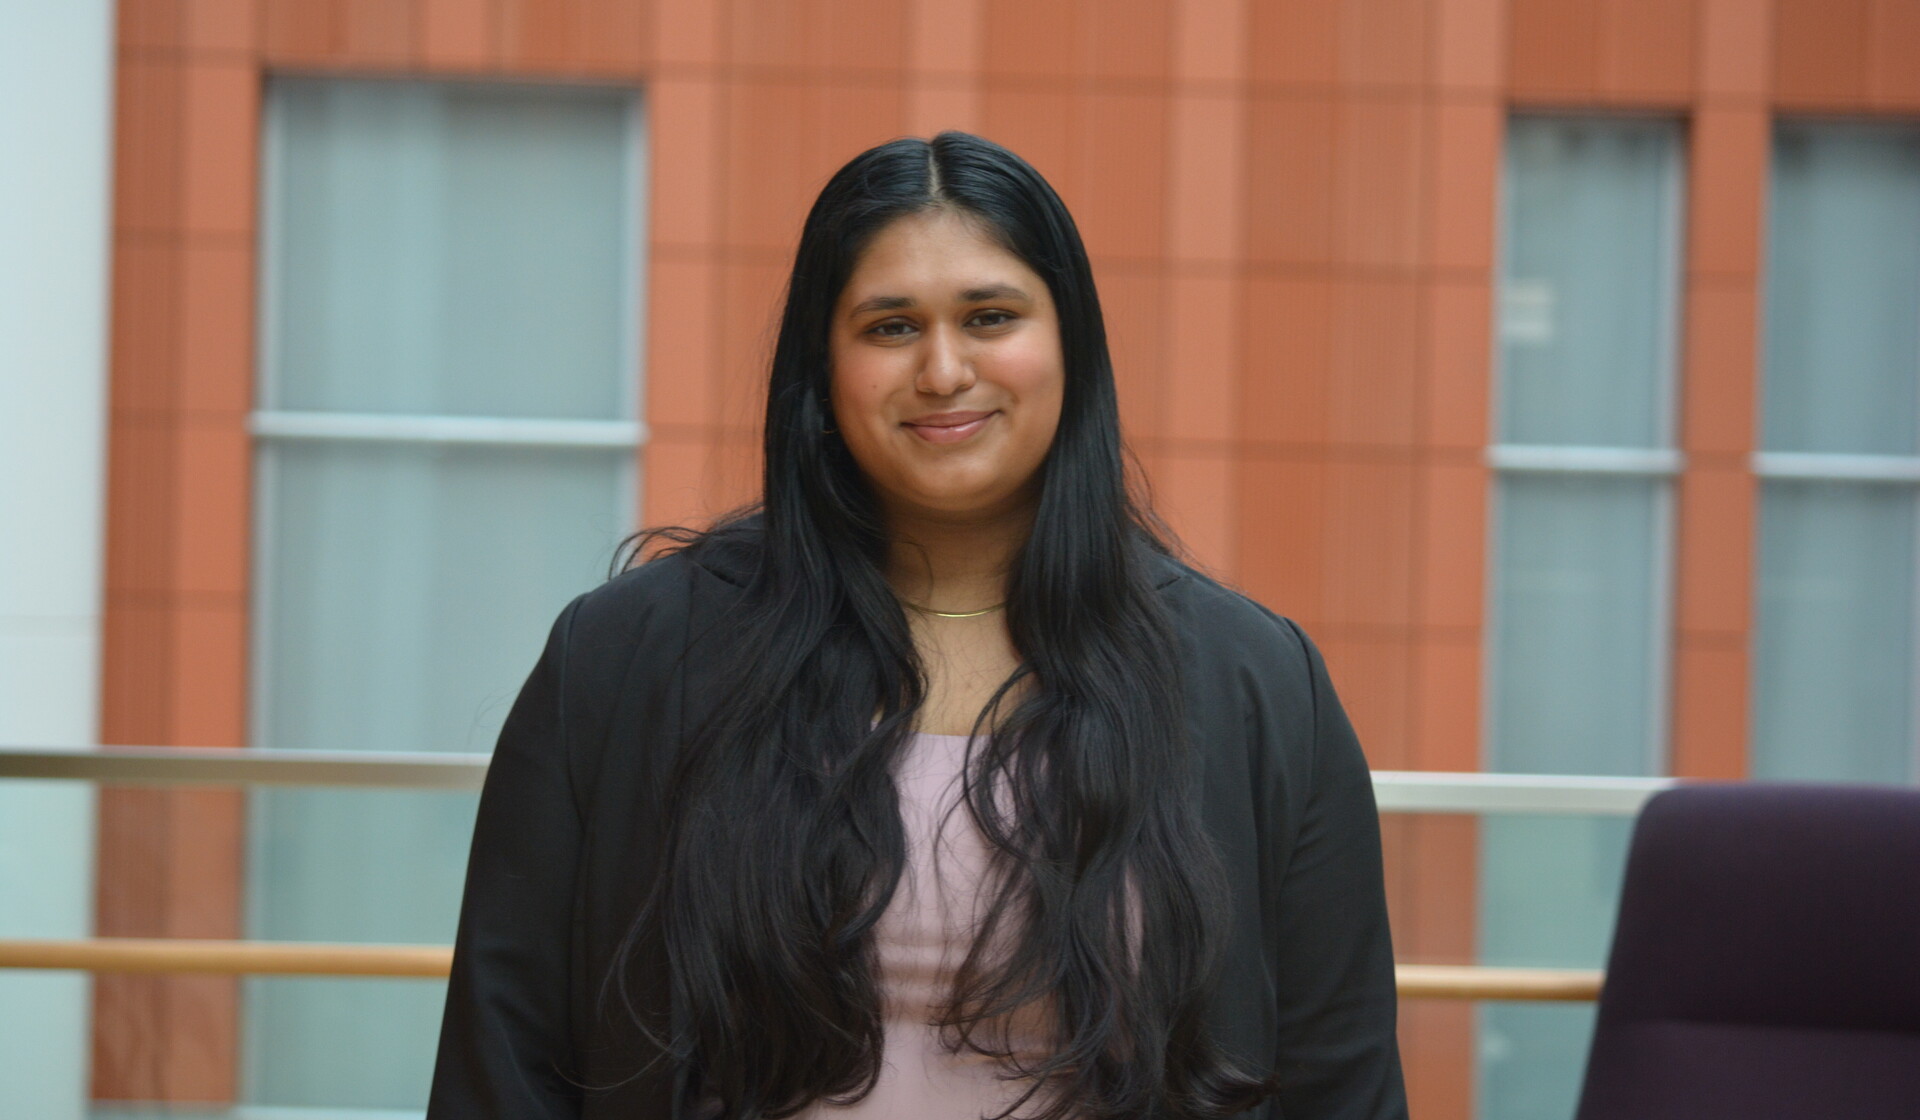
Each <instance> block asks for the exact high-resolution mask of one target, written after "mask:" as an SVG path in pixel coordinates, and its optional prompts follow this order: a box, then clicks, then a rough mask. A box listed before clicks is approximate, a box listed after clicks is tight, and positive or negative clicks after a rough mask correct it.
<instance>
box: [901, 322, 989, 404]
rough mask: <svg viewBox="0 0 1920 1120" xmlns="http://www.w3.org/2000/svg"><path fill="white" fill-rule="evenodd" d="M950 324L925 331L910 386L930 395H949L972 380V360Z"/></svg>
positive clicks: (968, 385) (966, 386)
mask: <svg viewBox="0 0 1920 1120" xmlns="http://www.w3.org/2000/svg"><path fill="white" fill-rule="evenodd" d="M956 333H957V332H955V331H954V330H953V328H951V327H940V328H936V329H934V330H931V331H928V332H927V336H926V342H925V347H924V350H923V353H922V356H921V360H920V369H919V371H918V372H917V373H916V374H915V376H914V379H913V387H914V388H915V389H916V390H918V391H919V392H922V393H925V394H927V395H928V396H933V397H950V396H953V395H954V394H955V393H961V392H965V391H966V390H967V388H968V387H970V386H971V385H972V384H973V381H974V377H973V363H972V362H971V361H970V360H969V359H968V356H967V353H966V350H965V346H964V342H963V340H961V339H959V338H957V337H955V335H956Z"/></svg>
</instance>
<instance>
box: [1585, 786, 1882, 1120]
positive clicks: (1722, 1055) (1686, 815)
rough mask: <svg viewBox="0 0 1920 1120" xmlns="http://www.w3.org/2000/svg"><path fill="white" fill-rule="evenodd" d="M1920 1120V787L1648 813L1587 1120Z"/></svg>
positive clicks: (1683, 797) (1683, 802) (1705, 789)
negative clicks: (1918, 788)
mask: <svg viewBox="0 0 1920 1120" xmlns="http://www.w3.org/2000/svg"><path fill="white" fill-rule="evenodd" d="M1722 1118H1724V1120H1816V1118H1817V1120H1915V1118H1920V790H1913V789H1889V788H1878V787H1869V786H1815V785H1771V784H1768V785H1733V784H1730V785H1702V786H1690V787H1683V788H1680V789H1674V790H1669V791H1666V792H1664V793H1661V794H1659V795H1657V796H1655V797H1654V798H1653V799H1652V800H1650V801H1649V802H1647V805H1646V807H1645V808H1644V809H1643V810H1641V813H1640V819H1639V821H1638V822H1637V823H1636V824H1635V826H1634V832H1633V849H1632V852H1631V853H1630V854H1629V856H1628V859H1627V874H1626V883H1625V885H1624V887H1623V888H1622V890H1621V895H1620V917H1619V921H1618V924H1617V925H1616V926H1615V927H1614V934H1613V951H1612V954H1611V957H1610V959H1609V960H1608V962H1607V981H1606V987H1605V990H1604V991H1602V992H1601V994H1600V1013H1599V1021H1598V1023H1597V1025H1596V1027H1595V1029H1594V1036H1593V1049H1592V1051H1591V1053H1590V1054H1589V1056H1588V1059H1587V1074H1586V1083H1585V1085H1584V1087H1583V1090H1582V1093H1581V1097H1580V1110H1579V1113H1578V1117H1577V1120H1722Z"/></svg>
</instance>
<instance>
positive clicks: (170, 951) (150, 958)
mask: <svg viewBox="0 0 1920 1120" xmlns="http://www.w3.org/2000/svg"><path fill="white" fill-rule="evenodd" d="M452 965H453V950H452V949H451V948H449V947H447V946H442V945H343V944H326V943H316V942H287V941H190V940H184V939H172V938H132V937H125V938H122V937H100V938H90V939H82V940H73V941H0V968H14V969H53V970H66V971H79V972H131V973H142V974H146V975H203V976H204V975H218V976H337V977H410V978H415V979H423V980H443V979H445V978H446V976H447V974H448V972H449V971H450V970H451V969H452ZM1395 971H1396V977H1395V979H1396V981H1397V987H1398V988H1399V992H1400V996H1401V997H1402V998H1403V999H1466V1000H1528V1001H1581V1000H1592V999H1595V998H1596V997H1597V996H1598V995H1599V993H1600V984H1601V974H1600V973H1599V972H1597V971H1591V970H1584V969H1554V968H1487V967H1483V966H1479V965H1436V964H1403V965H1399V966H1397V968H1396V970H1395Z"/></svg>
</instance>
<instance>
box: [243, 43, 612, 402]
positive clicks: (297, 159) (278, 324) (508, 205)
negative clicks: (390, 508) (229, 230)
mask: <svg viewBox="0 0 1920 1120" xmlns="http://www.w3.org/2000/svg"><path fill="white" fill-rule="evenodd" d="M629 106H630V101H629V95H628V94H626V93H624V92H621V91H614V90H595V89H586V88H559V89H547V88H531V87H527V86H518V85H487V86H477V85H457V84H429V83H411V82H383V81H341V80H338V79H324V80H322V79H294V78H288V79H276V80H275V81H274V82H273V83H272V85H271V87H270V90H269V104H268V112H269V114H270V115H269V151H270V153H271V156H270V167H269V175H268V189H267V201H266V205H267V228H269V229H270V230H271V231H272V233H271V236H270V237H269V238H268V239H267V241H266V246H267V251H266V274H267V282H266V286H265V291H266V293H267V299H268V304H269V310H268V321H269V323H270V328H269V330H268V332H267V336H266V337H267V339H268V340H269V341H268V347H267V349H268V360H267V363H266V366H267V369H268V370H269V371H270V376H269V379H268V382H267V384H266V385H265V386H264V392H263V400H264V402H265V403H264V407H268V408H275V409H325V410H333V411H341V412H398V413H428V414H460V415H489V416H538V417H574V418H583V419H618V418H622V417H625V416H628V415H630V414H631V410H632V403H631V402H632V401H633V400H634V399H635V398H634V386H633V384H632V382H633V381H634V380H635V378H634V377H633V375H632V372H631V371H632V368H633V365H634V361H633V359H632V357H631V355H632V354H633V352H634V343H633V340H632V338H631V331H630V329H629V324H630V323H631V320H632V315H631V313H630V309H631V308H633V307H635V306H637V303H636V301H635V298H634V295H633V290H634V286H633V284H632V283H631V282H630V273H631V271H632V268H633V262H634V260H635V258H636V246H637V238H636V235H635V233H634V229H635V223H634V221H633V215H634V212H635V204H634V201H633V197H634V196H633V179H634V176H633V174H632V169H631V163H632V160H631V156H630V153H631V149H632V146H631V144H630V143H629V140H628V134H627V130H628V117H629Z"/></svg>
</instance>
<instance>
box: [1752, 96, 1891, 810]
mask: <svg viewBox="0 0 1920 1120" xmlns="http://www.w3.org/2000/svg"><path fill="white" fill-rule="evenodd" d="M1769 226H1770V228H1769V230H1768V260H1767V278H1766V333H1765V340H1766V341H1765V359H1764V360H1765V373H1764V376H1763V378H1762V385H1761V447H1762V451H1761V453H1760V454H1759V455H1757V456H1756V461H1755V473H1757V474H1758V475H1760V477H1761V479H1762V483H1761V503H1760V534H1759V537H1760V540H1759V572H1760V576H1759V592H1758V596H1757V600H1756V620H1755V642H1754V651H1755V656H1754V661H1753V688H1752V703H1753V708H1752V710H1753V736H1754V738H1753V773H1754V775H1755V776H1756V777H1762V778H1800V779H1812V780H1825V781H1867V782H1909V781H1913V780H1915V779H1916V778H1920V751H1917V750H1916V734H1917V733H1920V728H1917V727H1916V725H1917V724H1920V720H1916V718H1915V704H1916V702H1920V696H1917V695H1916V689H1915V687H1914V674H1915V672H1916V668H1917V666H1916V664H1915V659H1914V645H1915V630H1916V625H1915V610H1916V606H1917V605H1920V595H1917V594H1916V590H1915V586H1914V582H1915V579H1916V575H1915V572H1916V568H1915V560H1916V547H1915V532H1916V527H1920V517H1916V511H1915V502H1916V497H1917V496H1920V486H1917V485H1916V484H1920V128H1916V127H1914V126H1913V125H1904V126H1896V125H1886V124H1866V123H1852V122H1814V121H1787V122H1781V123H1780V124H1779V125H1778V127H1777V128H1776V130H1775V136H1774V149H1773V191H1772V199H1771V205H1770V210H1769Z"/></svg>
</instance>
